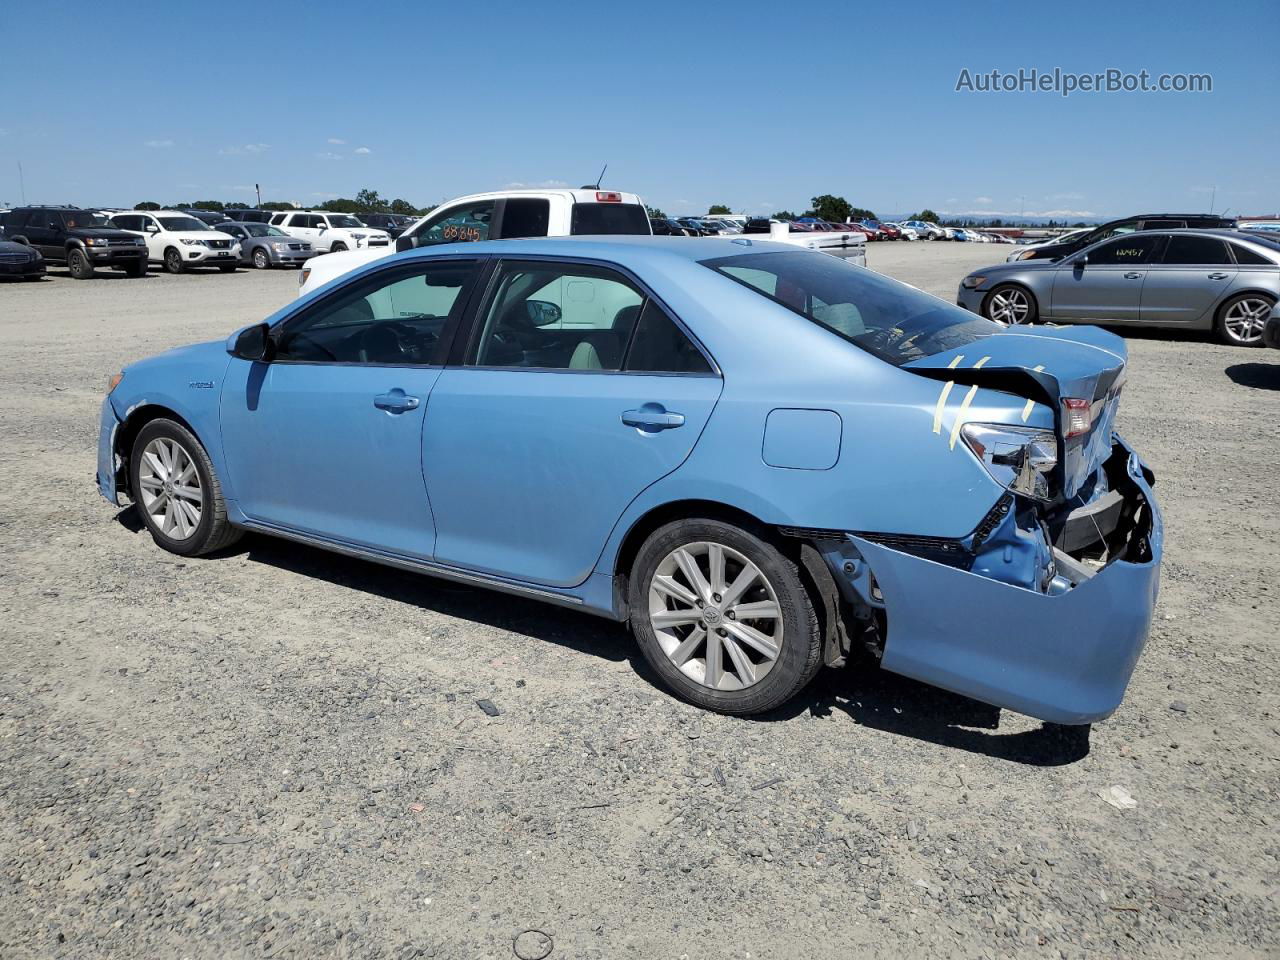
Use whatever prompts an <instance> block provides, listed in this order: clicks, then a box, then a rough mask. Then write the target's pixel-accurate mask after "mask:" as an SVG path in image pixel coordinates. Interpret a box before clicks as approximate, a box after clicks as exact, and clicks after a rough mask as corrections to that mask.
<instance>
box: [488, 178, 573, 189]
mask: <svg viewBox="0 0 1280 960" xmlns="http://www.w3.org/2000/svg"><path fill="white" fill-rule="evenodd" d="M567 186H569V184H567V183H565V182H564V181H563V180H539V181H538V182H537V183H524V182H523V181H520V180H515V181H512V182H511V183H504V184H503V185H502V189H503V190H537V189H542V190H563V189H564V188H565V187H567Z"/></svg>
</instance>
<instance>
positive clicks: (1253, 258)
mask: <svg viewBox="0 0 1280 960" xmlns="http://www.w3.org/2000/svg"><path fill="white" fill-rule="evenodd" d="M1231 252H1232V253H1234V254H1235V255H1236V263H1239V264H1243V265H1246V266H1251V267H1255V266H1256V267H1273V266H1275V263H1274V262H1272V261H1271V260H1268V259H1267V258H1266V257H1264V256H1263V255H1262V254H1260V253H1258V252H1257V251H1256V250H1251V249H1250V248H1249V247H1246V246H1244V245H1243V244H1239V243H1233V244H1232V245H1231Z"/></svg>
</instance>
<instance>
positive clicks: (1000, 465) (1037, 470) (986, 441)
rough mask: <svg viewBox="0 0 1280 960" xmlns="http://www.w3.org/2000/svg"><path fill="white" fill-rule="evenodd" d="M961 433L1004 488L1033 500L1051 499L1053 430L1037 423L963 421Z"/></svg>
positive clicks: (1054, 458)
mask: <svg viewBox="0 0 1280 960" xmlns="http://www.w3.org/2000/svg"><path fill="white" fill-rule="evenodd" d="M960 436H961V437H962V438H963V439H964V443H965V446H966V447H968V448H969V450H970V452H972V453H973V455H974V456H975V457H977V458H978V460H979V461H981V463H982V465H983V466H984V467H986V468H987V473H989V474H991V476H992V478H993V479H994V480H995V481H996V482H997V483H998V484H1000V485H1001V486H1002V487H1004V488H1005V489H1006V490H1012V491H1013V492H1014V493H1020V494H1022V495H1023V496H1027V497H1032V498H1034V499H1036V500H1052V499H1053V491H1052V490H1051V489H1050V486H1049V480H1050V478H1051V476H1052V474H1053V470H1054V468H1055V467H1056V466H1057V465H1058V440H1057V438H1056V437H1055V436H1054V435H1053V434H1052V433H1048V432H1046V431H1044V430H1042V429H1040V428H1038V427H1014V426H1009V425H1008V424H1003V423H966V424H965V425H964V427H962V428H961V430H960Z"/></svg>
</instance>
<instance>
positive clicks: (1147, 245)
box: [1089, 234, 1164, 266]
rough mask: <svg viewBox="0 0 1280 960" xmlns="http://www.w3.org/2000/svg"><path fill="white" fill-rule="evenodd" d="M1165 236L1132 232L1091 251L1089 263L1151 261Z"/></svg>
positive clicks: (1136, 262)
mask: <svg viewBox="0 0 1280 960" xmlns="http://www.w3.org/2000/svg"><path fill="white" fill-rule="evenodd" d="M1163 239H1164V238H1163V237H1160V236H1140V235H1136V234H1131V235H1129V236H1125V237H1120V238H1119V239H1117V240H1112V241H1111V242H1110V243H1106V244H1103V245H1102V246H1101V247H1098V248H1097V249H1095V250H1092V251H1090V253H1089V265H1090V266H1093V265H1094V264H1098V265H1107V264H1118V265H1120V266H1127V265H1129V264H1143V263H1150V262H1151V259H1152V257H1153V256H1154V254H1155V252H1156V250H1157V249H1158V248H1159V246H1160V244H1161V242H1162V241H1163Z"/></svg>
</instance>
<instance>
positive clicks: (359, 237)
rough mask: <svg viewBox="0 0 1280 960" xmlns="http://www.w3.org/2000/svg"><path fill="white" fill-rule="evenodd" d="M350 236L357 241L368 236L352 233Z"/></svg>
mask: <svg viewBox="0 0 1280 960" xmlns="http://www.w3.org/2000/svg"><path fill="white" fill-rule="evenodd" d="M351 236H353V237H355V238H356V239H357V240H363V239H364V238H365V237H367V236H368V234H366V233H353V234H352V235H351Z"/></svg>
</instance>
